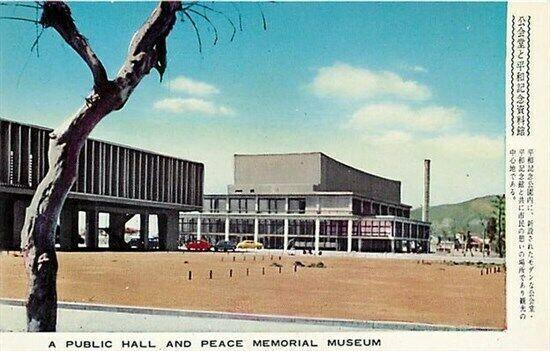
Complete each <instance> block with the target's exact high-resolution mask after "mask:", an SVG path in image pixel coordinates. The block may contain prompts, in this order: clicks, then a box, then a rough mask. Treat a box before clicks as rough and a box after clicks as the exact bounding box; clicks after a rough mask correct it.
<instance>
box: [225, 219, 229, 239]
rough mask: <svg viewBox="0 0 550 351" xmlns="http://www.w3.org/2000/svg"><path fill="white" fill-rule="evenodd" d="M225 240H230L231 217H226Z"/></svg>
mask: <svg viewBox="0 0 550 351" xmlns="http://www.w3.org/2000/svg"><path fill="white" fill-rule="evenodd" d="M225 240H226V241H228V240H229V217H225Z"/></svg>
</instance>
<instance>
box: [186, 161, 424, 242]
mask: <svg viewBox="0 0 550 351" xmlns="http://www.w3.org/2000/svg"><path fill="white" fill-rule="evenodd" d="M410 210H411V207H410V206H409V205H406V204H403V203H401V183H400V182H399V181H396V180H390V179H386V178H382V177H379V176H376V175H373V174H369V173H366V172H363V171H360V170H358V169H355V168H353V167H350V166H348V165H345V164H343V163H341V162H338V161H336V160H334V159H332V158H330V157H328V156H326V155H324V154H322V153H319V152H316V153H296V154H274V155H235V158H234V184H232V185H229V186H228V192H227V194H216V195H205V196H204V202H203V209H202V211H201V212H195V213H185V214H182V215H181V220H180V232H181V234H182V235H183V236H184V239H185V240H189V239H196V238H201V239H206V240H208V241H211V242H215V241H218V240H221V239H225V240H232V241H241V240H245V239H247V240H254V241H258V242H261V243H263V244H264V247H265V248H268V249H283V250H288V249H308V250H313V251H315V252H319V251H322V250H336V251H347V252H351V251H359V252H362V251H379V252H380V251H382V252H385V251H386V252H390V251H393V252H405V251H406V252H410V251H416V252H426V251H428V244H429V243H428V241H429V237H430V225H429V223H428V222H423V221H417V220H413V219H411V218H410Z"/></svg>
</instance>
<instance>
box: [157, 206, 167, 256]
mask: <svg viewBox="0 0 550 351" xmlns="http://www.w3.org/2000/svg"><path fill="white" fill-rule="evenodd" d="M157 225H158V235H159V245H158V249H159V250H161V251H163V250H166V232H167V230H168V229H167V218H166V215H165V214H161V213H159V214H157Z"/></svg>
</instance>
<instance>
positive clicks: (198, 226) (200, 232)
mask: <svg viewBox="0 0 550 351" xmlns="http://www.w3.org/2000/svg"><path fill="white" fill-rule="evenodd" d="M201 237H202V228H201V215H200V214H199V215H198V216H197V240H201Z"/></svg>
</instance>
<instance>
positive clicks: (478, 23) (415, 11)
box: [0, 3, 506, 207]
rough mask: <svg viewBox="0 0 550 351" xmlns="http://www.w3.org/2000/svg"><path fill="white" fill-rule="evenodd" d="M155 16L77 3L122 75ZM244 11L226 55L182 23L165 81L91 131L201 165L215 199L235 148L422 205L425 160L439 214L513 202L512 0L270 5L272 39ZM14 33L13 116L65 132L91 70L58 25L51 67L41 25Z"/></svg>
mask: <svg viewBox="0 0 550 351" xmlns="http://www.w3.org/2000/svg"><path fill="white" fill-rule="evenodd" d="M154 6H155V4H154V3H115V4H112V3H73V4H71V7H72V10H73V16H74V18H75V20H76V23H77V25H78V26H79V28H80V29H81V31H82V33H84V34H85V35H86V36H87V38H88V39H89V41H90V43H91V45H92V46H93V48H94V50H95V51H96V53H97V54H98V56H99V57H100V58H101V59H102V61H103V63H104V64H105V66H106V67H107V70H108V72H109V74H110V76H111V77H113V76H114V75H115V74H116V72H117V70H118V68H119V67H120V65H121V63H122V61H123V58H124V56H125V53H126V50H127V47H128V43H129V41H130V38H131V37H132V35H133V33H134V32H135V31H136V29H137V28H138V27H139V26H140V25H141V24H142V23H143V21H144V20H145V19H146V17H147V16H148V15H149V13H150V11H151V10H152V8H153V7H154ZM214 6H216V8H217V9H218V10H223V11H224V12H226V13H227V14H228V15H229V16H231V17H232V18H233V19H234V20H235V21H237V15H236V13H235V9H234V7H233V5H230V4H216V5H214ZM238 7H239V10H240V12H241V13H242V18H243V27H244V28H243V29H244V30H243V31H242V32H239V33H237V35H236V37H235V40H234V41H233V42H230V41H229V38H230V36H231V27H230V26H229V25H228V23H227V22H225V20H224V18H223V17H221V16H214V17H213V19H214V20H215V23H216V24H217V25H218V29H219V32H220V40H219V42H218V44H217V45H216V46H213V45H212V36H211V33H210V32H209V30H208V26H207V25H205V24H204V22H202V25H201V26H200V28H201V30H202V40H203V52H202V53H199V52H198V47H197V41H196V37H195V35H194V32H193V30H192V28H191V27H190V24H189V23H188V22H183V23H178V24H177V26H176V28H175V30H174V31H173V33H172V35H171V36H170V38H169V41H168V51H169V52H168V59H169V62H168V69H167V72H166V74H165V80H164V82H163V83H162V84H161V83H160V82H159V79H158V75H157V74H156V72H153V73H152V74H151V75H150V76H148V77H147V78H146V79H144V80H143V82H142V84H141V85H140V86H139V87H138V88H137V89H136V91H135V92H134V94H133V95H132V97H131V98H130V101H129V102H128V104H127V105H126V106H125V108H124V109H123V110H122V111H119V112H116V113H113V114H111V115H109V116H108V117H106V118H105V119H104V120H103V121H102V122H101V124H100V125H99V126H98V127H97V128H96V130H95V131H94V132H93V134H92V136H93V137H96V138H100V139H105V140H110V141H116V142H119V143H124V144H129V145H133V146H138V147H142V148H147V149H152V150H155V151H158V152H163V153H167V154H171V155H174V156H178V157H183V158H188V159H193V160H197V161H202V162H204V163H205V166H206V180H205V187H206V191H207V192H224V191H225V185H226V184H229V183H231V182H232V155H233V154H234V153H262V152H298V151H323V152H325V153H327V154H328V155H330V156H333V157H335V158H337V159H338V160H341V161H343V162H345V163H348V164H350V165H352V166H355V167H357V168H360V169H364V170H366V171H369V172H373V173H376V174H379V175H382V176H387V177H389V178H393V179H399V180H401V181H402V182H403V184H402V194H403V201H404V202H406V203H409V204H411V205H413V206H415V207H416V206H418V205H419V204H420V203H421V196H422V186H421V184H422V160H423V159H424V158H427V157H428V158H431V159H432V165H433V173H432V179H433V186H432V199H433V203H435V204H438V203H447V202H458V201H462V200H466V199H469V198H471V197H474V196H481V195H485V194H489V193H499V192H503V190H504V171H503V170H504V144H503V140H504V113H505V112H504V84H505V82H504V59H505V32H506V27H505V24H506V4H505V3H314V4H304V3H278V4H263V5H262V9H263V11H264V13H265V16H266V18H267V23H268V30H267V31H264V30H263V28H262V22H261V14H260V10H259V8H258V6H257V5H256V4H238ZM0 11H1V13H2V16H21V15H24V16H28V17H30V18H33V17H34V13H33V10H30V9H25V8H11V7H5V6H2V7H1V8H0ZM197 21H198V22H199V23H201V22H200V20H197ZM0 31H1V33H2V43H1V44H0V45H1V47H0V55H1V66H0V70H1V77H2V78H1V79H2V80H1V87H2V89H1V95H0V99H1V106H0V115H1V116H2V117H5V118H9V119H14V120H18V121H24V122H31V123H35V124H40V125H45V126H49V127H55V126H56V125H57V124H59V123H60V122H61V121H63V120H64V119H66V118H67V117H69V116H70V115H71V113H73V112H74V111H76V110H77V109H78V107H79V106H80V104H82V102H83V99H84V97H85V96H86V95H87V93H88V92H89V90H90V87H91V80H90V74H89V72H88V70H87V68H86V66H85V65H84V64H83V63H82V61H81V60H80V59H79V58H78V57H77V56H76V55H75V54H74V53H73V52H72V50H71V49H70V48H69V47H68V46H67V45H66V44H64V43H63V41H62V40H61V39H60V38H59V36H58V35H57V33H55V32H54V31H52V30H46V31H45V32H44V35H43V36H42V38H41V40H40V42H39V52H40V57H37V56H36V54H35V53H31V52H30V47H31V45H32V42H33V41H34V38H35V28H34V25H33V24H31V23H26V22H14V21H0Z"/></svg>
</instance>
